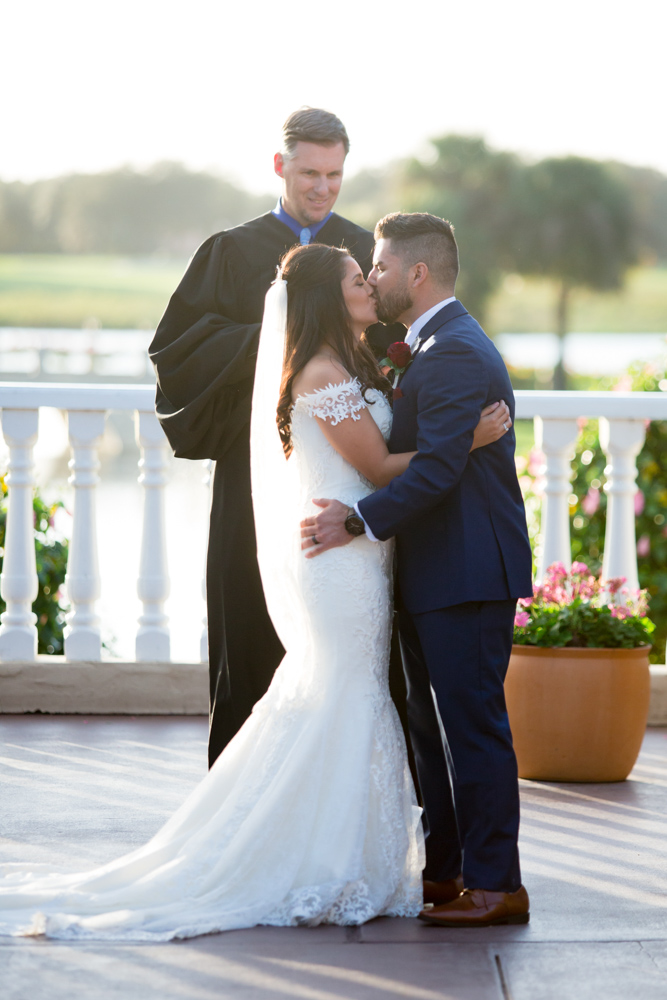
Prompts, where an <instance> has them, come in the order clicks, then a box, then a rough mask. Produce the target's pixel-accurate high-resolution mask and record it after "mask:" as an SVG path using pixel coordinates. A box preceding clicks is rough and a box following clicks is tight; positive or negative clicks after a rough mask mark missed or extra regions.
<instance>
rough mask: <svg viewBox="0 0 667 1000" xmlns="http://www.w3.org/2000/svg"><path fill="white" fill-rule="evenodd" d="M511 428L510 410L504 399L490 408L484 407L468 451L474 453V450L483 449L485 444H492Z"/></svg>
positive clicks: (492, 404)
mask: <svg viewBox="0 0 667 1000" xmlns="http://www.w3.org/2000/svg"><path fill="white" fill-rule="evenodd" d="M511 426H512V418H511V417H510V408H509V406H508V405H507V403H506V402H505V400H504V399H501V400H500V402H499V403H491V405H490V406H486V407H484V409H483V410H482V415H481V417H480V418H479V423H478V424H477V427H475V435H474V437H473V441H472V447H471V449H470V450H471V451H474V450H475V448H484V447H485V446H486V445H487V444H493V442H494V441H497V440H498V439H499V438H501V437H502V436H503V434H507V432H508V430H509V429H510V427H511Z"/></svg>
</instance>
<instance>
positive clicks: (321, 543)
mask: <svg viewBox="0 0 667 1000" xmlns="http://www.w3.org/2000/svg"><path fill="white" fill-rule="evenodd" d="M313 503H314V504H315V505H316V506H317V507H321V508H322V510H321V511H320V513H319V514H315V515H313V516H312V517H307V518H305V519H304V520H303V521H302V522H301V548H302V549H303V550H304V551H305V553H306V559H312V557H313V556H318V555H319V554H320V552H326V551H327V549H336V548H339V547H340V546H341V545H347V544H348V542H351V541H352V539H353V537H354V536H353V535H350V534H349V532H348V531H346V530H345V518H346V517H347V515H348V513H349V507H346V506H345V504H344V503H341V502H340V500H313Z"/></svg>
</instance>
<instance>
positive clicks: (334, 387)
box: [293, 376, 362, 406]
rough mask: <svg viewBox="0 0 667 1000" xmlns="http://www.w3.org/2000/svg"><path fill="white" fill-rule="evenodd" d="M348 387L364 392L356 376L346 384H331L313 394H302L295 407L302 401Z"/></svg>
mask: <svg viewBox="0 0 667 1000" xmlns="http://www.w3.org/2000/svg"><path fill="white" fill-rule="evenodd" d="M348 386H351V387H352V388H353V389H356V390H357V391H358V392H360V393H361V392H362V385H361V382H360V381H359V379H358V378H357V377H356V376H355V377H354V378H349V379H346V380H345V381H344V382H329V384H328V385H324V386H322V388H321V389H314V390H313V392H300V393H299V395H298V396H297V397H296V399H295V400H294V403H293V405H294V406H296V404H297V403H298V402H299V400H300V399H304V400H305V399H312V398H313V397H314V396H320V395H321V394H322V393H323V392H329V393H330V392H335V391H336V390H337V389H346V388H347V387H348Z"/></svg>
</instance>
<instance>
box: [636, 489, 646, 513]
mask: <svg viewBox="0 0 667 1000" xmlns="http://www.w3.org/2000/svg"><path fill="white" fill-rule="evenodd" d="M645 502H646V501H645V499H644V494H643V493H642V491H641V490H637V492H636V493H635V517H639V515H640V514H641V512H642V511H643V510H644V504H645Z"/></svg>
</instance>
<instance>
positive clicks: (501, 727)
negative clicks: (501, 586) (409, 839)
mask: <svg viewBox="0 0 667 1000" xmlns="http://www.w3.org/2000/svg"><path fill="white" fill-rule="evenodd" d="M515 610H516V601H515V600H505V601H469V602H467V603H465V604H458V605H454V606H452V607H447V608H439V609H437V610H435V611H428V612H425V613H423V614H415V615H410V614H409V613H408V612H407V611H405V609H402V610H399V627H400V634H401V649H402V653H403V663H404V668H405V672H406V679H407V687H408V721H409V725H410V735H411V739H412V746H413V750H414V754H415V762H416V768H417V774H418V779H419V786H420V791H421V796H422V801H423V804H424V811H425V832H426V868H425V871H424V877H425V878H429V879H433V880H435V881H441V880H445V879H449V878H454V877H455V876H456V875H458V874H459V873H460V872H461V871H462V872H463V878H464V883H465V885H466V888H469V889H488V890H496V891H501V892H515V891H516V890H517V889H518V888H519V886H520V885H521V872H520V868H519V851H518V844H517V841H518V834H519V786H518V775H517V765H516V757H515V755H514V749H513V746H512V734H511V732H510V727H509V719H508V717H507V709H506V706H505V693H504V687H503V685H504V680H505V674H506V673H507V666H508V663H509V658H510V653H511V648H512V634H513V624H514V614H515ZM434 704H435V705H437V713H436V711H435V708H434ZM438 715H439V718H438ZM443 729H444V733H443ZM443 739H444V740H445V742H446V752H447V758H448V761H449V769H448V770H449V773H447V772H446V769H445V768H443V767H442V766H438V765H437V763H436V766H433V762H434V761H436V762H438V761H440V760H442V751H441V750H438V746H439V745H441V744H442V741H443Z"/></svg>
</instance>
